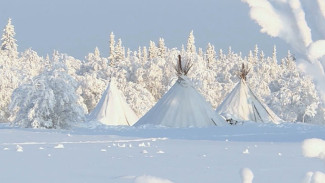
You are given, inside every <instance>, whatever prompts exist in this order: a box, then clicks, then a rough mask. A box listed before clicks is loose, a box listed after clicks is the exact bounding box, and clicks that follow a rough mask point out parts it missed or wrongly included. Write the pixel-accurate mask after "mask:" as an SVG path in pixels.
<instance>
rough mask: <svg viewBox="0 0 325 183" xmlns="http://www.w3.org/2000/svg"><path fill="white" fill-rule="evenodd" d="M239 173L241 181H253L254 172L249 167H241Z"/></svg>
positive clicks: (244, 182) (247, 182)
mask: <svg viewBox="0 0 325 183" xmlns="http://www.w3.org/2000/svg"><path fill="white" fill-rule="evenodd" d="M240 174H241V179H242V183H252V182H253V178H254V174H253V172H252V170H251V169H249V168H243V169H242V170H241V172H240Z"/></svg>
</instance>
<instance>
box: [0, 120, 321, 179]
mask: <svg viewBox="0 0 325 183" xmlns="http://www.w3.org/2000/svg"><path fill="white" fill-rule="evenodd" d="M0 128H1V129H0V182H6V183H17V182H33V183H44V182H46V183H51V182H53V183H58V182H60V183H83V182H85V183H88V182H96V183H108V182H116V183H170V182H173V183H199V182H204V183H216V182H223V183H240V182H242V180H241V179H242V177H245V176H246V178H247V180H248V181H246V182H249V179H251V178H252V176H253V178H254V179H253V182H254V183H274V182H277V183H282V182H283V183H300V182H302V181H303V180H305V179H308V175H312V173H311V172H318V173H317V175H321V174H320V172H325V164H324V160H321V159H318V158H312V157H318V155H317V154H316V155H310V154H312V153H310V152H308V149H309V146H312V147H314V146H322V145H323V144H324V141H321V140H315V139H314V140H309V141H310V142H309V141H305V139H312V138H318V139H325V126H317V125H308V124H299V123H296V124H291V123H290V124H280V125H272V124H256V123H248V124H247V123H246V124H244V125H237V126H225V127H210V128H188V129H172V128H150V127H148V128H135V127H103V126H101V127H97V128H94V129H86V128H74V129H71V130H36V129H21V128H12V127H9V126H8V125H5V124H1V125H0ZM318 141H320V142H318ZM315 149H318V150H321V149H322V148H315ZM303 152H304V153H305V156H308V157H305V156H304V153H303ZM313 152H315V151H313ZM321 155H322V154H320V156H321ZM310 157H311V158H310ZM321 157H323V156H321ZM307 174H308V175H307ZM315 174H316V173H315ZM306 175H307V176H306ZM307 182H308V181H307Z"/></svg>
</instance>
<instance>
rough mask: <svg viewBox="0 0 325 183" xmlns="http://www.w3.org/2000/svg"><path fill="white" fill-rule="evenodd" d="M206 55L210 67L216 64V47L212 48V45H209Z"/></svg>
mask: <svg viewBox="0 0 325 183" xmlns="http://www.w3.org/2000/svg"><path fill="white" fill-rule="evenodd" d="M205 54H206V60H207V62H208V66H209V65H210V63H212V62H215V59H216V51H215V50H214V46H212V45H211V43H208V46H207V49H206V53H205Z"/></svg>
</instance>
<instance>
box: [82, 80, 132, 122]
mask: <svg viewBox="0 0 325 183" xmlns="http://www.w3.org/2000/svg"><path fill="white" fill-rule="evenodd" d="M88 120H89V121H99V122H101V123H103V124H106V125H128V126H132V125H133V124H134V123H135V122H136V121H137V120H138V117H137V115H136V114H135V113H134V111H133V110H132V109H131V108H130V106H129V105H128V104H127V102H126V100H125V98H124V95H123V94H122V93H121V92H120V91H119V89H118V88H117V87H116V83H115V80H114V79H112V80H111V82H110V84H109V85H108V87H107V89H106V90H105V92H104V93H103V95H102V97H101V99H100V100H99V102H98V104H97V106H96V107H95V109H94V110H93V111H92V112H91V113H90V114H89V116H88Z"/></svg>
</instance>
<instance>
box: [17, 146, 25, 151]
mask: <svg viewBox="0 0 325 183" xmlns="http://www.w3.org/2000/svg"><path fill="white" fill-rule="evenodd" d="M16 150H17V152H23V151H24V150H23V147H22V146H20V145H17V146H16Z"/></svg>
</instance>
